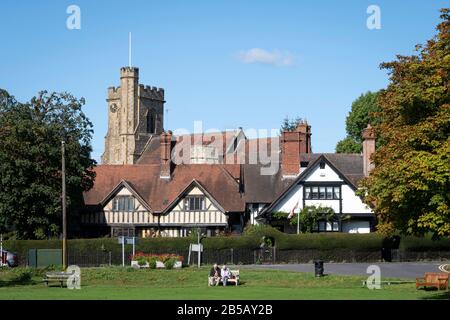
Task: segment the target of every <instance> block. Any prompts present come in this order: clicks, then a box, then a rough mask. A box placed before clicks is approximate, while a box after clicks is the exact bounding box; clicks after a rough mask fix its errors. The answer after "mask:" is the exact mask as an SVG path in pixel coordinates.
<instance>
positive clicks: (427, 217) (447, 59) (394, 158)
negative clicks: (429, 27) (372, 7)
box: [360, 9, 450, 237]
mask: <svg viewBox="0 0 450 320" xmlns="http://www.w3.org/2000/svg"><path fill="white" fill-rule="evenodd" d="M441 19H442V22H441V23H440V24H439V25H438V27H437V30H438V33H437V35H436V36H435V37H433V38H432V39H431V40H429V41H428V42H427V43H426V44H425V45H424V46H420V45H418V46H416V52H417V54H416V55H412V56H400V55H399V56H397V59H396V60H395V61H393V62H388V63H383V64H381V68H383V69H387V70H388V71H389V75H390V84H389V85H388V87H387V89H386V90H383V91H382V92H381V93H380V99H379V103H380V107H381V112H380V117H381V119H382V121H381V122H380V123H379V124H378V125H376V126H375V130H376V133H377V135H378V137H380V138H381V139H382V140H383V144H382V145H381V147H380V148H379V149H378V150H377V152H376V153H375V154H374V156H373V161H374V163H375V169H374V170H373V171H372V173H371V175H370V176H369V177H368V178H367V179H365V180H363V184H362V187H363V189H362V190H361V192H360V194H361V195H362V196H364V197H365V202H366V203H368V204H371V205H373V206H374V208H375V213H376V215H377V217H378V229H379V231H380V232H381V233H384V234H392V233H394V232H395V231H396V230H399V231H400V232H402V233H404V234H414V235H423V234H425V233H428V232H430V233H432V234H433V236H434V237H450V90H449V80H450V16H449V9H442V10H441Z"/></svg>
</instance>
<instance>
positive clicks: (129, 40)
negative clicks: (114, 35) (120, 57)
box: [128, 31, 131, 68]
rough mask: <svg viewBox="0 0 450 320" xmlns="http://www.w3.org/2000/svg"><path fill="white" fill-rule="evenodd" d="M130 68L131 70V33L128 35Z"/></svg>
mask: <svg viewBox="0 0 450 320" xmlns="http://www.w3.org/2000/svg"><path fill="white" fill-rule="evenodd" d="M128 66H129V67H130V68H131V31H130V32H129V33H128Z"/></svg>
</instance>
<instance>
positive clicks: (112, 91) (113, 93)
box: [107, 87, 120, 100]
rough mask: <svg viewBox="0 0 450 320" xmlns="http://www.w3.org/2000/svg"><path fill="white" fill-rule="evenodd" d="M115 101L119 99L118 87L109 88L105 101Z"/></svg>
mask: <svg viewBox="0 0 450 320" xmlns="http://www.w3.org/2000/svg"><path fill="white" fill-rule="evenodd" d="M117 99H120V87H109V88H108V99H107V100H117Z"/></svg>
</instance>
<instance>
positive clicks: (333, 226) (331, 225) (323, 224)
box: [315, 221, 339, 232]
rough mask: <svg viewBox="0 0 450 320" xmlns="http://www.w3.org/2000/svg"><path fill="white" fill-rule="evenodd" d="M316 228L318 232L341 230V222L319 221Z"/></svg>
mask: <svg viewBox="0 0 450 320" xmlns="http://www.w3.org/2000/svg"><path fill="white" fill-rule="evenodd" d="M315 229H316V231H317V232H339V222H337V221H330V222H327V221H319V223H318V224H317V226H316V228H315Z"/></svg>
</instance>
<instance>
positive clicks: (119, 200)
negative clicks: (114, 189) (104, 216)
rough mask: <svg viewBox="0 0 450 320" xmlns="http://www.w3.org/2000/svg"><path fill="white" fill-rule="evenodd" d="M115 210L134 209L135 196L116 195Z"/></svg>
mask: <svg viewBox="0 0 450 320" xmlns="http://www.w3.org/2000/svg"><path fill="white" fill-rule="evenodd" d="M113 211H128V212H129V211H134V198H133V197H132V196H118V197H115V198H114V201H113Z"/></svg>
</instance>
